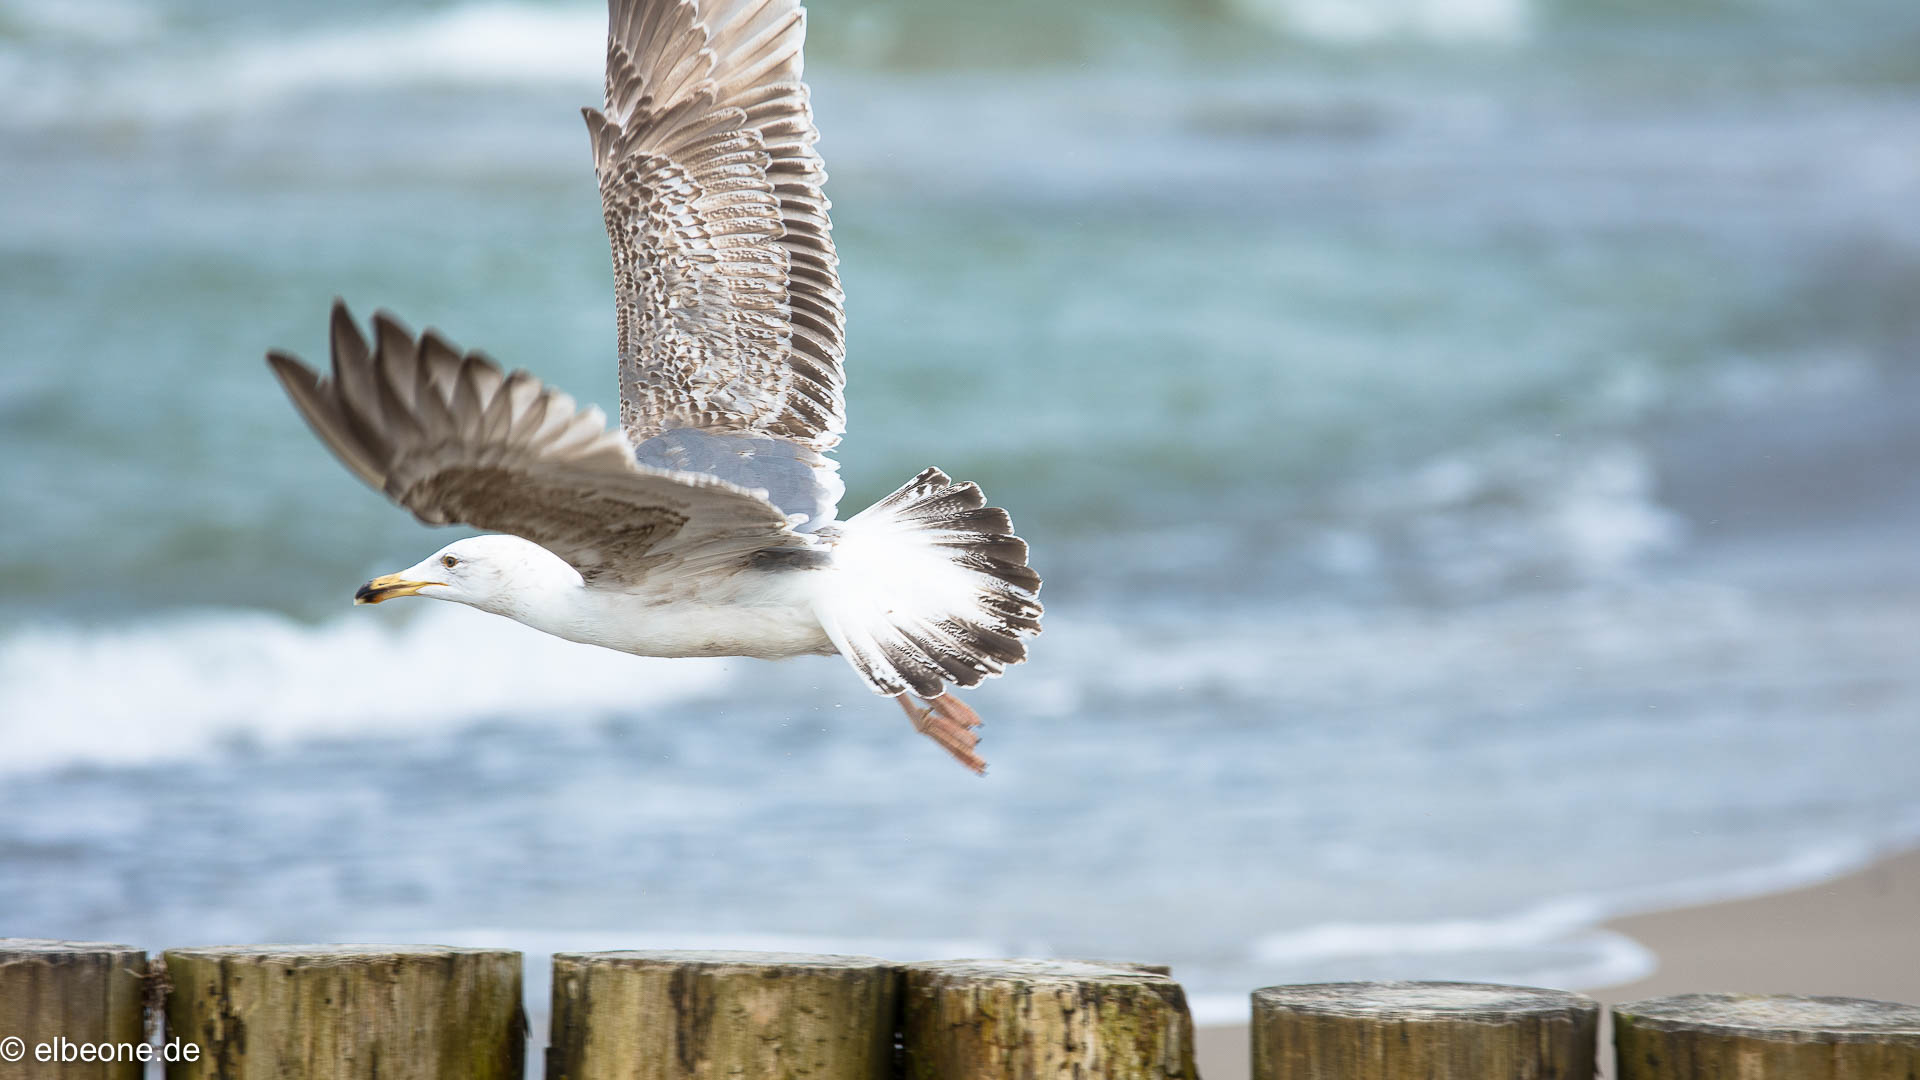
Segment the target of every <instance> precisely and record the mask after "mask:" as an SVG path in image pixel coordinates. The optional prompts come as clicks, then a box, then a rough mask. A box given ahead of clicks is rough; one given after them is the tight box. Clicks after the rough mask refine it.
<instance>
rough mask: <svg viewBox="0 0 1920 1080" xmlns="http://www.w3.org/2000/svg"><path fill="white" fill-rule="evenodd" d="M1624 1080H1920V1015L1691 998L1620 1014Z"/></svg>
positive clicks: (1616, 1023) (1875, 1005) (1876, 1005)
mask: <svg viewBox="0 0 1920 1080" xmlns="http://www.w3.org/2000/svg"><path fill="white" fill-rule="evenodd" d="M1613 1045H1614V1053H1615V1057H1616V1060H1617V1061H1618V1063H1619V1066H1618V1067H1619V1074H1620V1080H1681V1078H1685V1080H1736V1078H1737V1080H1893V1078H1900V1080H1905V1078H1906V1077H1912V1076H1920V1008H1916V1007H1915V1006H1912V1005H1894V1004H1891V1003H1889V1002H1885V1001H1865V1000H1862V999H1860V998H1839V997H1790V996H1784V995H1782V996H1771V997H1767V996H1747V995H1740V994H1682V995H1680V996H1679V997H1663V998H1652V999H1650V1000H1647V1001H1634V1002H1629V1003H1627V1004H1625V1005H1615V1006H1614V1007H1613Z"/></svg>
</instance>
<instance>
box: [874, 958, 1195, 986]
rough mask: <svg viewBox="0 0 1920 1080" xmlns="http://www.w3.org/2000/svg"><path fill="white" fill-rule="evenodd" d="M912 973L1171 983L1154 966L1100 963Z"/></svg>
mask: <svg viewBox="0 0 1920 1080" xmlns="http://www.w3.org/2000/svg"><path fill="white" fill-rule="evenodd" d="M906 968H907V970H908V971H909V972H922V973H926V974H931V975H936V976H945V977H949V978H958V979H973V980H983V981H1000V980H1005V981H1009V982H1023V983H1087V982H1112V983H1134V984H1142V983H1171V982H1172V981H1173V980H1172V979H1171V978H1169V977H1168V976H1166V975H1163V974H1161V973H1159V972H1157V971H1153V970H1151V966H1150V965H1148V966H1140V965H1129V964H1122V963H1110V962H1108V963H1103V962H1101V961H1098V960H1029V959H1013V960H930V961H927V962H925V963H919V964H908V965H906Z"/></svg>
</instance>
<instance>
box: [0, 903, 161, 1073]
mask: <svg viewBox="0 0 1920 1080" xmlns="http://www.w3.org/2000/svg"><path fill="white" fill-rule="evenodd" d="M146 975H147V954H146V953H145V952H143V951H141V950H139V949H135V948H130V947H128V946H126V945H109V944H104V943H101V942H93V941H49V940H44V939H40V938H0V1038H7V1039H14V1040H18V1042H17V1043H14V1044H12V1045H10V1046H9V1047H6V1048H4V1052H0V1080H27V1078H29V1077H41V1076H53V1075H56V1074H57V1075H59V1076H60V1077H62V1078H70V1080H140V1077H141V1075H142V1071H143V1068H144V1066H142V1065H141V1064H140V1062H138V1061H135V1060H121V1061H114V1062H100V1061H97V1060H96V1061H62V1060H59V1058H58V1056H57V1055H58V1054H59V1053H61V1052H62V1049H63V1048H62V1047H60V1046H59V1045H57V1043H56V1041H57V1040H65V1042H66V1043H68V1044H71V1045H73V1046H75V1047H78V1046H81V1045H89V1046H95V1047H97V1046H100V1045H103V1044H112V1045H116V1046H127V1045H137V1044H139V1043H141V1042H144V1041H145V1039H146V1009H145V1000H146ZM43 1045H48V1046H50V1054H49V1056H50V1057H51V1058H52V1060H47V1061H43V1060H38V1059H37V1056H38V1054H39V1053H40V1049H41V1047H42V1046H43ZM16 1053H17V1054H18V1055H19V1060H16V1061H9V1060H6V1059H7V1058H12V1057H14V1056H15V1054H16Z"/></svg>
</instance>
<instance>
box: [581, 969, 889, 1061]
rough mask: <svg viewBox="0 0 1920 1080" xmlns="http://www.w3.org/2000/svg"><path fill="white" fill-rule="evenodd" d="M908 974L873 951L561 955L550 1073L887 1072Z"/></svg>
mask: <svg viewBox="0 0 1920 1080" xmlns="http://www.w3.org/2000/svg"><path fill="white" fill-rule="evenodd" d="M899 977H900V972H899V968H898V967H897V966H896V965H893V964H890V963H888V962H886V961H884V960H875V959H873V958H871V957H865V956H815V955H810V954H804V953H760V952H723V951H714V952H701V951H682V950H662V951H653V952H593V953H559V954H557V955H555V956H554V958H553V1018H552V1030H551V1035H550V1038H549V1040H548V1047H547V1066H546V1074H547V1077H548V1080H614V1078H616V1077H617V1078H619V1080H695V1078H699V1080H706V1078H710V1077H711V1078H715V1080H719V1078H723V1077H787V1076H794V1077H799V1076H804V1077H808V1078H810V1080H888V1077H889V1076H890V1074H891V1071H892V1068H893V1058H894V1047H893V1038H894V1021H895V1016H896V1013H897V1004H898V985H899Z"/></svg>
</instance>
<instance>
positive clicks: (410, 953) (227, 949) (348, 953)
mask: <svg viewBox="0 0 1920 1080" xmlns="http://www.w3.org/2000/svg"><path fill="white" fill-rule="evenodd" d="M165 955H166V956H167V957H168V958H169V959H171V958H174V957H183V958H204V959H228V958H244V959H250V960H296V961H297V960H316V961H329V960H332V961H339V960H418V959H437V958H440V957H447V956H510V957H513V958H515V959H518V958H519V956H520V953H519V952H518V951H516V950H513V949H468V948H462V947H459V946H455V945H205V946H200V947H198V948H189V949H168V950H167V951H166V954H165Z"/></svg>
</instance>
